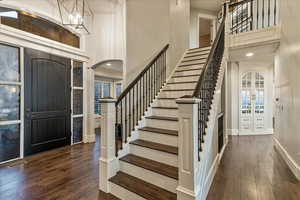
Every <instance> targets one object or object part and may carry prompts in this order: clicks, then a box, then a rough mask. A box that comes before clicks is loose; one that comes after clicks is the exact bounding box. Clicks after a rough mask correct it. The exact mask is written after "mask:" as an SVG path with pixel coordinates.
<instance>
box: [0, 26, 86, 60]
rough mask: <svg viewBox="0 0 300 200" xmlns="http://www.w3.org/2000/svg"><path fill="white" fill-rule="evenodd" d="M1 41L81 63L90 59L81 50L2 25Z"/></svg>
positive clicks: (0, 29) (0, 28)
mask: <svg viewBox="0 0 300 200" xmlns="http://www.w3.org/2000/svg"><path fill="white" fill-rule="evenodd" d="M0 41H2V42H4V43H6V44H14V45H15V46H18V47H28V48H32V49H37V50H40V51H44V52H48V53H50V54H53V55H58V56H64V57H68V58H71V59H76V60H80V61H87V60H88V59H89V57H88V56H87V54H86V52H85V51H83V50H81V49H78V48H75V47H71V46H68V45H65V44H62V43H60V42H56V41H53V40H49V39H47V38H43V37H40V36H37V35H34V34H31V33H27V32H25V31H21V30H18V29H15V28H11V27H9V26H6V25H3V24H0Z"/></svg>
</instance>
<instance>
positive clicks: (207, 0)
mask: <svg viewBox="0 0 300 200" xmlns="http://www.w3.org/2000/svg"><path fill="white" fill-rule="evenodd" d="M222 2H223V0H191V7H192V8H198V9H202V10H208V11H212V12H217V11H219V10H220V9H221V5H222Z"/></svg>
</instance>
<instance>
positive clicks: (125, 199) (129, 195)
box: [110, 183, 146, 200]
mask: <svg viewBox="0 0 300 200" xmlns="http://www.w3.org/2000/svg"><path fill="white" fill-rule="evenodd" d="M110 184H111V194H113V195H114V196H116V197H118V198H119V199H122V200H133V199H134V200H146V199H144V198H143V197H141V196H139V195H137V194H135V193H133V192H130V191H128V190H126V189H125V188H123V187H121V186H118V185H116V184H114V183H110Z"/></svg>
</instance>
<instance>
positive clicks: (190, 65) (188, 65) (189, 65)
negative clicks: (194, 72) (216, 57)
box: [178, 62, 206, 68]
mask: <svg viewBox="0 0 300 200" xmlns="http://www.w3.org/2000/svg"><path fill="white" fill-rule="evenodd" d="M205 63H206V62H203V63H196V64H185V65H179V66H178V67H180V68H181V67H193V66H197V65H199V66H201V68H203V66H204V65H205Z"/></svg>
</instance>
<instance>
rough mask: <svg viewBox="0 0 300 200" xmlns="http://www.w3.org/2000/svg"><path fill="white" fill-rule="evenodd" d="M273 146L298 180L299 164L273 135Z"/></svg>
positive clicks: (299, 174)
mask: <svg viewBox="0 0 300 200" xmlns="http://www.w3.org/2000/svg"><path fill="white" fill-rule="evenodd" d="M273 139H274V141H275V148H276V149H277V150H278V152H279V154H280V155H281V156H282V158H283V160H284V161H285V162H286V164H287V165H288V166H289V168H290V169H291V171H292V172H293V174H294V175H295V176H296V178H297V179H298V180H299V181H300V166H299V165H298V164H297V163H296V162H295V161H294V159H293V158H292V157H291V156H290V154H289V153H288V152H287V151H286V149H285V148H284V147H283V146H282V145H281V144H280V142H279V141H278V140H277V139H276V138H275V137H274V138H273Z"/></svg>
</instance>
